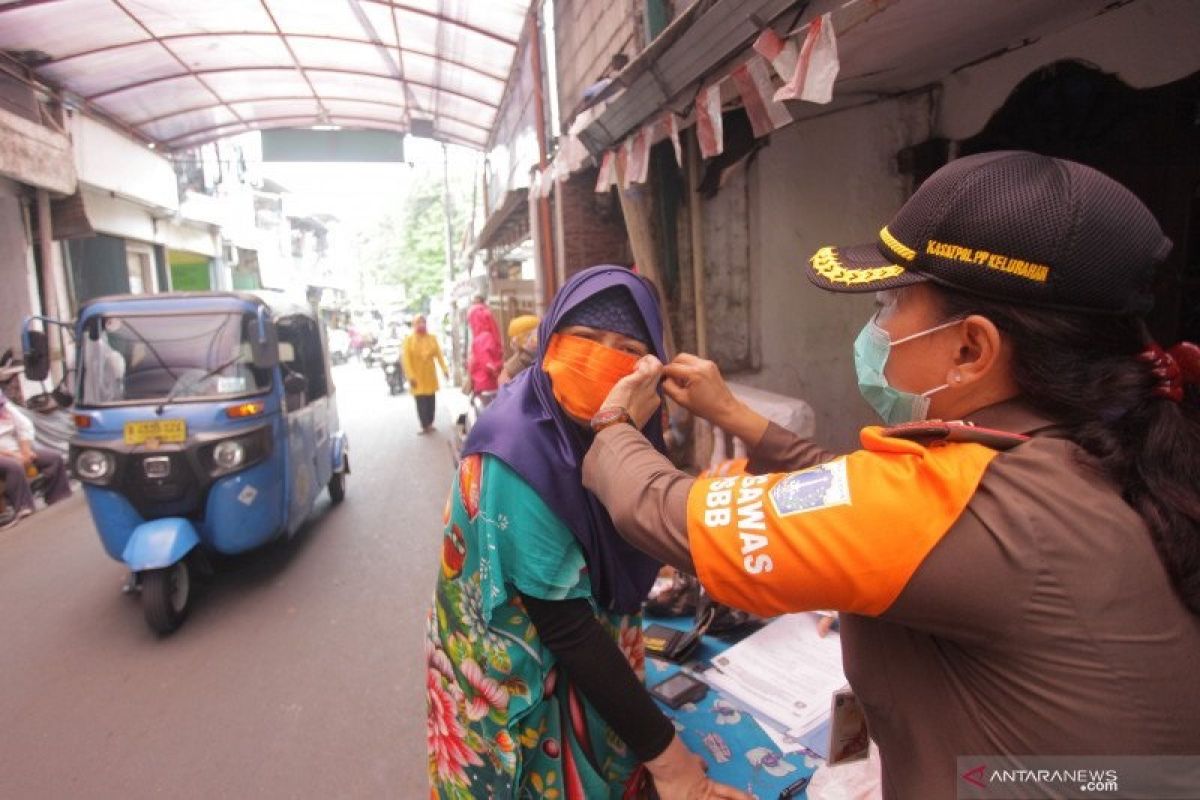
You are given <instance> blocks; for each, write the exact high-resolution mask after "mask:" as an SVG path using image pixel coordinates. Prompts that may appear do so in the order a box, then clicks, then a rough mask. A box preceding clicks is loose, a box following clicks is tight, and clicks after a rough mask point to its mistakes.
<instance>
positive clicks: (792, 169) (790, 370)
mask: <svg viewBox="0 0 1200 800" xmlns="http://www.w3.org/2000/svg"><path fill="white" fill-rule="evenodd" d="M928 109H929V107H928V99H927V98H926V97H924V96H918V97H911V98H908V99H904V100H892V101H888V102H883V103H877V104H875V105H870V106H865V107H862V108H858V109H854V110H850V111H845V112H842V113H840V114H834V115H831V116H828V117H822V118H819V119H814V120H810V121H808V122H805V123H803V124H799V125H793V126H791V127H789V128H785V129H783V130H782V131H779V132H777V133H775V134H774V135H773V136H772V140H771V144H770V145H769V146H768V147H766V148H764V149H763V150H762V151H760V153H759V155H758V158H757V159H756V160H755V162H754V163H753V165H752V166H751V169H750V174H749V178H750V186H749V188H750V191H749V203H750V205H749V215H748V219H749V232H750V236H749V244H750V263H751V267H750V274H749V275H746V276H745V277H744V278H742V279H743V280H746V279H748V280H750V281H751V282H753V283H754V284H756V286H757V291H756V299H757V316H758V319H759V320H761V323H760V326H759V328H760V330H761V350H760V352H761V360H762V369H761V370H759V371H758V372H755V373H748V374H744V375H739V376H738V377H737V380H738V381H740V382H742V383H746V384H750V385H752V386H756V387H759V388H762V389H767V390H769V391H773V392H778V393H780V394H785V395H790V396H793V397H798V398H800V399H802V400H805V401H806V402H808V403H809V404H810V405H811V406H812V407H813V409H814V411H815V412H816V420H817V438H818V440H819V441H820V442H822V443H823V444H825V445H827V446H830V447H836V448H845V449H850V448H854V447H856V446H857V442H858V439H857V432H858V429H859V428H860V427H861V426H862V425H864V424H868V423H870V422H872V421H873V418H872V412H871V410H870V408H869V407H868V406H867V405H866V403H865V402H864V401H863V400H862V398H861V397H860V395H859V393H858V387H857V383H856V380H855V374H854V360H853V355H852V344H853V342H854V337H855V336H857V335H858V332H859V330H860V329H861V328H862V326H863V324H864V323H865V322H866V321H867V319H868V318H869V317H870V315H871V309H872V304H873V295H870V294H867V295H847V294H830V293H826V292H823V291H820V290H819V289H817V288H815V287H814V286H813V285H812V284H810V283H809V282H808V280H807V279H806V278H805V277H804V272H803V269H804V265H805V264H806V262H807V260H808V257H809V256H810V255H812V253H814V252H815V251H816V250H817V249H818V248H820V247H822V246H824V245H828V244H843V245H846V244H858V243H861V242H869V241H873V240H874V238H875V236H876V235H877V234H878V232H879V228H880V227H881V226H882V225H883V224H884V223H886V222H887V220H888V219H889V218H890V217H891V215H892V214H893V213H894V212H895V210H896V209H897V208H898V207H899V206H900V205H901V204H902V203H903V201H904V199H905V198H906V197H907V196H908V192H909V181H908V179H907V178H905V177H904V176H901V175H899V174H898V173H897V172H896V168H895V156H896V152H897V151H898V150H900V149H901V148H904V147H907V146H909V145H911V144H913V143H915V142H919V141H921V140H923V139H925V138H926V137H927V136H928V135H929V130H928V121H927V120H928V117H929V110H928ZM724 191H725V189H722V192H724ZM709 313H710V315H711V314H712V311H711V309H710V312H709Z"/></svg>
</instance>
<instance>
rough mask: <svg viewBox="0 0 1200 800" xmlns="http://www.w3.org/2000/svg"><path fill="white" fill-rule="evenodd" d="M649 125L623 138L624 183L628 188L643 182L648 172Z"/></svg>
mask: <svg viewBox="0 0 1200 800" xmlns="http://www.w3.org/2000/svg"><path fill="white" fill-rule="evenodd" d="M652 133H653V131H652V130H651V126H649V125H644V126H642V128H640V129H639V130H638V132H637V133H635V134H634V135H633V136H630V137H629V138H628V139H626V140H625V145H624V147H625V148H626V150H625V154H626V158H625V183H624V188H626V189H628V188H629V187H630V186H631V185H632V184H635V183H645V182H646V177H647V175H649V174H650V135H651V134H652Z"/></svg>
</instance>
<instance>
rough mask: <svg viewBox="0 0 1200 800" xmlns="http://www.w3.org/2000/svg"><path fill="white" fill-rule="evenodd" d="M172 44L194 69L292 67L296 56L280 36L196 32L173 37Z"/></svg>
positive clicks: (174, 49)
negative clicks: (290, 53)
mask: <svg viewBox="0 0 1200 800" xmlns="http://www.w3.org/2000/svg"><path fill="white" fill-rule="evenodd" d="M168 46H169V47H170V48H171V51H172V52H174V53H175V54H176V55H177V56H179V57H180V58H181V59H183V62H184V63H185V64H187V65H188V67H190V68H192V69H197V70H202V69H222V68H228V67H291V66H292V58H291V56H290V55H288V51H287V48H286V47H284V45H283V42H282V41H281V40H280V39H279V37H278V36H270V35H265V34H246V35H237V36H219V35H214V36H194V37H188V38H186V39H172V40H171V41H170V42H169V43H168Z"/></svg>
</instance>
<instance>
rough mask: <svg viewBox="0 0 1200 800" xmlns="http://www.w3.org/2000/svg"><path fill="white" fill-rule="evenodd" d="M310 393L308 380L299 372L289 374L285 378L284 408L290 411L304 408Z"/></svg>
mask: <svg viewBox="0 0 1200 800" xmlns="http://www.w3.org/2000/svg"><path fill="white" fill-rule="evenodd" d="M307 393H308V378H306V377H304V376H303V375H301V374H300V373H298V372H289V373H288V374H287V375H285V376H284V378H283V395H284V407H285V408H286V409H287V410H288V411H299V410H300V409H302V408H304V406H305V404H306V402H307V398H306V397H305V395H306V394H307Z"/></svg>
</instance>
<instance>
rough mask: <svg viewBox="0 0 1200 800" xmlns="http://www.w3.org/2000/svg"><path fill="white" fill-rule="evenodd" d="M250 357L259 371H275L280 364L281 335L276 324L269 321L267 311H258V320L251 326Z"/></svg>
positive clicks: (261, 309) (263, 309)
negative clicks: (276, 328)
mask: <svg viewBox="0 0 1200 800" xmlns="http://www.w3.org/2000/svg"><path fill="white" fill-rule="evenodd" d="M251 328H252V330H251V332H250V357H251V358H252V359H254V366H256V367H258V368H259V369H274V367H275V365H276V364H278V363H279V333H278V332H277V331H276V330H275V323H274V322H272V321H271V320H269V319H267V310H266V309H265V308H262V307H261V306H260V307H259V309H258V319H257V320H256V321H255V323H254V324H253V325H251Z"/></svg>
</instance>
